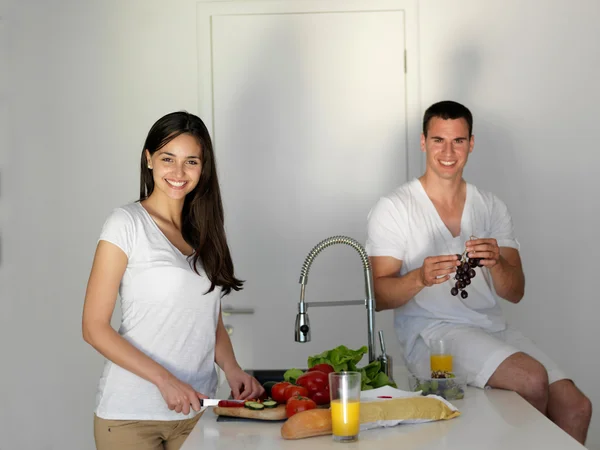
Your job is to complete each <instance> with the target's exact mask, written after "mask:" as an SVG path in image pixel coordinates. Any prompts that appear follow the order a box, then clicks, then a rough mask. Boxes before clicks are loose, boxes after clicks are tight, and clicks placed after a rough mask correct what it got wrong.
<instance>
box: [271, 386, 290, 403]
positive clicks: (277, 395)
mask: <svg viewBox="0 0 600 450" xmlns="http://www.w3.org/2000/svg"><path fill="white" fill-rule="evenodd" d="M291 385H292V384H291V383H289V382H287V381H282V382H281V383H277V384H275V385H273V387H272V388H271V398H272V399H273V400H275V401H276V402H277V403H285V401H286V400H287V398H286V397H285V395H284V392H285V390H286V389H287V387H288V386H291Z"/></svg>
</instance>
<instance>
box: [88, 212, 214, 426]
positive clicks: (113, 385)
mask: <svg viewBox="0 0 600 450" xmlns="http://www.w3.org/2000/svg"><path fill="white" fill-rule="evenodd" d="M99 240H104V241H108V242H111V243H113V244H115V245H116V246H118V247H119V248H121V249H122V250H123V252H125V254H126V255H127V258H128V263H127V268H126V269H125V274H124V275H123V278H122V280H121V285H120V287H119V295H120V297H121V309H122V312H123V318H122V322H121V326H120V328H119V334H120V335H121V336H123V338H125V339H126V340H127V341H129V342H130V343H131V344H133V345H134V346H135V347H137V348H138V349H139V350H141V351H142V352H144V353H145V354H146V355H148V356H149V357H150V358H152V359H153V360H154V361H156V362H158V363H159V364H161V365H162V366H163V367H165V368H166V369H167V370H169V371H170V372H171V373H172V374H173V375H174V376H176V377H177V378H178V379H179V380H181V381H183V382H185V383H188V384H190V385H191V386H192V387H193V388H194V389H196V390H197V391H198V392H200V393H202V394H205V395H208V396H211V397H212V396H214V394H215V391H216V387H217V374H216V371H215V364H214V359H215V355H214V348H215V337H216V327H217V320H218V315H219V306H220V295H221V288H219V287H218V286H217V287H216V288H215V290H214V291H212V292H210V293H209V294H205V292H206V291H208V289H209V288H210V280H209V279H208V277H207V276H206V274H205V273H204V271H203V270H201V268H199V272H200V274H201V275H198V274H196V273H195V272H194V271H193V270H192V268H191V265H190V263H189V262H188V260H187V258H186V256H185V255H183V254H182V253H181V252H180V251H179V250H178V249H177V248H176V247H175V246H173V245H172V244H171V242H170V241H169V240H168V239H167V238H166V236H165V235H164V234H163V233H162V231H161V230H160V228H158V225H157V224H156V223H155V222H154V220H153V219H152V217H151V216H150V215H149V214H148V212H147V211H146V210H145V209H144V207H143V206H142V205H141V204H140V203H132V204H129V205H126V206H124V207H121V208H117V209H115V210H114V211H113V212H112V214H111V215H110V217H109V218H108V219H107V221H106V222H105V224H104V227H103V229H102V233H101V235H100V239H99ZM195 414H196V413H195V412H193V411H192V412H191V413H190V414H189V415H187V416H186V415H183V414H181V413H176V412H175V411H170V410H169V408H168V407H167V404H166V403H165V401H164V399H163V397H162V395H161V394H160V391H159V390H158V388H157V387H156V386H155V385H153V384H152V383H150V382H148V381H146V380H144V379H143V378H140V377H138V376H137V375H134V374H133V373H131V372H129V371H127V370H125V369H123V368H122V367H120V366H118V365H116V364H114V363H112V362H111V361H108V360H107V361H106V363H105V366H104V371H103V373H102V377H101V378H100V382H99V384H98V392H97V396H96V415H97V416H98V417H100V418H103V419H114V420H117V419H121V420H182V419H188V418H191V417H194V416H195Z"/></svg>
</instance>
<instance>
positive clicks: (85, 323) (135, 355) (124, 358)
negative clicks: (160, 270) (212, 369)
mask: <svg viewBox="0 0 600 450" xmlns="http://www.w3.org/2000/svg"><path fill="white" fill-rule="evenodd" d="M126 267H127V256H126V255H125V253H124V252H123V251H122V250H121V249H120V248H119V247H117V246H116V245H114V244H111V243H110V242H107V241H100V242H99V243H98V247H97V249H96V255H95V256H94V263H93V265H92V271H91V274H90V278H89V281H88V286H87V290H86V294H85V304H84V307H83V319H82V330H83V339H84V340H85V341H86V342H87V343H88V344H90V345H91V346H92V347H94V348H95V349H96V350H97V351H98V352H100V353H101V354H102V355H103V356H104V357H106V358H107V359H109V360H110V361H112V362H113V363H115V364H117V365H119V366H121V367H123V368H124V369H126V370H128V371H130V372H132V373H134V374H136V375H137V376H139V377H141V378H143V379H145V380H147V381H149V382H151V383H152V384H154V385H156V386H157V387H158V389H159V390H160V392H161V394H162V396H163V398H164V399H165V401H166V402H167V404H168V406H169V409H171V410H175V411H177V412H183V413H184V414H186V415H187V414H188V413H189V408H190V404H191V405H192V408H193V409H194V410H195V411H198V410H199V409H200V402H199V401H198V398H206V397H205V396H204V395H202V394H199V393H197V392H196V391H195V390H194V389H193V388H192V387H191V386H189V385H188V384H186V383H182V382H181V381H179V380H178V379H177V378H176V377H175V376H173V375H172V374H171V373H170V372H169V371H168V370H167V369H165V368H164V367H163V366H161V365H160V364H158V363H157V362H156V361H154V360H153V359H152V358H150V357H148V356H147V355H146V354H144V353H143V352H142V351H140V350H138V349H137V348H135V347H134V346H133V345H132V344H130V343H129V342H128V341H127V340H126V339H124V338H123V337H122V336H120V335H119V334H118V333H117V332H116V331H115V330H114V329H113V328H112V326H111V325H110V319H111V317H112V315H113V312H114V308H115V302H116V299H117V294H118V291H119V284H120V283H121V278H122V277H123V274H124V273H125V268H126Z"/></svg>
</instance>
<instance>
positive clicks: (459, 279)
mask: <svg viewBox="0 0 600 450" xmlns="http://www.w3.org/2000/svg"><path fill="white" fill-rule="evenodd" d="M471 239H476V238H474V237H473V236H471ZM456 256H458V259H459V261H460V263H461V264H460V266H458V267H457V269H456V274H455V275H454V280H455V284H454V287H453V288H452V289H451V290H450V293H451V294H452V295H458V293H459V292H460V296H461V298H467V297H468V296H469V293H468V292H467V291H465V288H466V287H467V286H468V285H470V284H471V280H472V279H473V278H475V275H477V272H475V268H476V267H482V264H481V260H480V259H478V258H468V257H467V250H466V249H465V251H464V252H463V254H462V255H458V254H457V255H456Z"/></svg>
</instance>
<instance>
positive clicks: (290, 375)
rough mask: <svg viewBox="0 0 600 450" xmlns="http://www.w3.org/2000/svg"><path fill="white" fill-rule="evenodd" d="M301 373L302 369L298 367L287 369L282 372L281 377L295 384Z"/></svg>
mask: <svg viewBox="0 0 600 450" xmlns="http://www.w3.org/2000/svg"><path fill="white" fill-rule="evenodd" d="M303 373H304V371H303V370H300V369H288V370H286V371H285V373H284V374H283V379H284V381H288V382H289V383H292V384H296V380H297V379H298V378H300V375H302V374H303Z"/></svg>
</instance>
